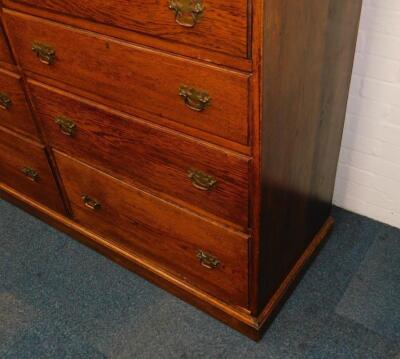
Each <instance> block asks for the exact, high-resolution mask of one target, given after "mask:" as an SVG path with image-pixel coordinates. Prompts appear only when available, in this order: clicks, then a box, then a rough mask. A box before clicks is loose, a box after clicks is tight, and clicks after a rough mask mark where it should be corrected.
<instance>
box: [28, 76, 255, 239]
mask: <svg viewBox="0 0 400 359" xmlns="http://www.w3.org/2000/svg"><path fill="white" fill-rule="evenodd" d="M29 87H30V90H31V91H30V92H31V94H32V97H33V100H34V103H35V108H36V113H37V114H38V117H39V119H40V120H41V124H42V127H43V129H44V132H45V134H46V137H47V141H48V143H49V145H50V146H52V147H54V148H58V149H60V150H62V151H63V152H66V153H68V154H69V155H71V156H73V157H76V158H80V159H82V160H84V161H86V162H88V163H89V164H92V165H93V166H95V167H97V168H99V169H101V170H103V171H112V173H113V174H114V176H117V177H119V178H120V179H122V180H124V181H126V182H128V183H131V184H133V185H139V186H141V187H145V188H150V189H151V190H152V191H153V192H155V193H156V194H158V195H160V196H164V197H166V198H167V199H169V200H171V201H173V202H177V203H178V204H182V205H185V206H187V207H189V208H191V209H194V210H199V209H200V210H202V211H203V214H204V213H205V214H207V215H210V214H213V215H215V216H218V217H220V218H222V219H225V220H227V221H230V222H231V223H230V225H235V226H237V227H239V228H240V229H242V230H246V231H247V228H248V201H249V189H248V182H249V158H248V157H245V156H239V155H237V154H235V153H232V152H229V151H226V150H223V149H221V148H217V147H215V146H210V145H208V144H206V143H204V142H200V141H197V140H194V139H191V138H189V137H187V136H183V135H181V134H179V133H177V132H173V131H168V130H165V129H163V128H161V127H159V126H154V125H152V124H150V123H145V122H143V121H141V120H139V119H135V118H131V117H127V116H124V115H122V114H121V113H116V112H110V111H108V110H105V109H104V108H103V107H102V106H100V105H98V104H96V103H93V102H91V101H87V100H83V99H81V98H78V97H77V96H73V95H71V94H68V93H66V92H64V91H61V90H57V89H55V88H51V87H48V86H45V85H43V84H40V83H38V82H35V81H30V82H29ZM59 116H64V117H67V118H69V119H72V120H73V121H74V123H75V126H76V127H75V130H74V133H73V135H72V136H68V135H65V134H64V133H63V132H62V131H61V130H60V128H59V125H57V123H56V122H55V119H56V118H57V117H59ZM190 169H197V170H201V171H203V172H205V173H209V174H211V175H212V176H214V177H215V178H216V180H217V181H218V183H217V186H216V187H215V189H213V190H211V191H202V190H199V189H197V188H195V187H194V186H193V185H192V182H191V180H190V178H189V176H188V171H189V170H190ZM208 212H210V213H208Z"/></svg>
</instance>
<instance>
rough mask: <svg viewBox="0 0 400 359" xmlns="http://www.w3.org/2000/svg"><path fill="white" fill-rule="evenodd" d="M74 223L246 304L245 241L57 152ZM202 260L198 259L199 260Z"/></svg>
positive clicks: (220, 295)
mask: <svg viewBox="0 0 400 359" xmlns="http://www.w3.org/2000/svg"><path fill="white" fill-rule="evenodd" d="M55 157H56V161H57V165H58V169H59V171H60V174H61V177H62V180H63V184H64V186H65V190H66V193H67V196H68V197H69V200H70V202H71V207H72V211H73V216H74V219H75V220H76V221H77V222H78V223H79V224H81V225H83V226H85V227H87V228H88V229H89V230H91V231H93V232H97V233H98V234H99V235H101V236H102V237H104V238H105V239H106V240H109V241H110V242H113V243H114V244H116V245H118V246H119V247H121V248H123V249H125V250H127V251H130V252H132V253H134V254H139V255H142V256H144V257H146V258H148V259H150V260H151V261H153V262H155V263H157V265H159V266H162V267H164V268H166V269H167V270H168V271H170V272H173V273H174V274H176V275H178V276H179V277H181V278H182V279H185V280H188V281H189V282H190V283H193V284H194V285H196V286H197V287H199V288H201V289H202V290H204V291H207V292H208V293H210V294H212V295H214V296H216V297H218V298H220V299H222V300H223V301H226V302H228V303H230V304H234V305H240V306H247V304H248V299H247V296H248V289H247V286H248V269H247V268H248V238H247V237H246V236H243V235H241V234H238V233H237V232H231V231H228V230H226V229H224V228H223V227H220V226H217V225H214V224H212V223H211V222H208V221H207V220H205V219H203V218H201V217H199V216H196V215H192V214H190V212H187V211H183V210H181V209H180V208H179V207H176V206H174V205H172V204H169V203H168V202H165V201H163V200H160V199H158V198H157V197H154V196H152V195H149V194H147V193H145V192H143V191H141V190H138V189H136V188H134V187H131V186H128V185H126V184H124V183H123V182H121V181H119V180H116V179H114V178H112V177H110V176H108V175H106V174H104V173H102V172H100V171H98V170H95V169H93V168H91V167H88V166H86V165H84V164H83V163H81V162H78V161H77V160H74V159H72V158H70V157H67V156H65V155H63V154H61V153H59V152H55ZM200 258H201V259H200Z"/></svg>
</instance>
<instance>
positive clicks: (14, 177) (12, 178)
mask: <svg viewBox="0 0 400 359" xmlns="http://www.w3.org/2000/svg"><path fill="white" fill-rule="evenodd" d="M0 182H3V183H4V184H6V185H7V186H9V187H12V188H14V189H15V190H17V191H18V192H21V193H23V194H25V195H27V196H28V197H30V198H32V199H33V200H35V201H36V202H39V203H42V204H44V205H45V206H47V207H49V208H51V209H53V210H56V211H58V212H62V213H63V212H64V205H63V203H62V200H61V197H60V194H59V191H58V188H57V185H56V182H55V179H54V177H53V174H52V171H51V168H50V165H49V162H48V160H47V156H46V153H45V151H44V147H43V146H41V145H39V144H37V143H36V142H33V141H30V140H25V139H22V138H21V137H19V136H16V135H14V134H12V133H11V132H9V131H7V130H4V129H0Z"/></svg>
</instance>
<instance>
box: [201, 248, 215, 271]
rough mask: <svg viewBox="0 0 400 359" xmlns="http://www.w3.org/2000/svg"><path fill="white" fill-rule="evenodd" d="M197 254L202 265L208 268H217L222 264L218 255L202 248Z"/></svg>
mask: <svg viewBox="0 0 400 359" xmlns="http://www.w3.org/2000/svg"><path fill="white" fill-rule="evenodd" d="M196 256H197V258H198V259H199V260H200V263H201V265H202V266H203V267H206V268H207V269H215V268H217V267H218V266H219V264H220V262H219V260H218V259H217V258H216V257H214V256H212V255H211V254H209V253H207V252H204V251H202V250H198V251H197V255H196Z"/></svg>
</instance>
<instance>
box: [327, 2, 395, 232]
mask: <svg viewBox="0 0 400 359" xmlns="http://www.w3.org/2000/svg"><path fill="white" fill-rule="evenodd" d="M349 1H351V0H349ZM334 203H335V204H336V205H337V206H339V207H343V208H346V209H348V210H350V211H353V212H357V213H360V214H363V215H366V216H368V217H371V218H374V219H377V220H378V221H381V222H385V223H389V224H391V225H393V226H396V227H399V228H400V0H364V6H363V12H362V17H361V25H360V32H359V39H358V44H357V53H356V59H355V65H354V71H353V78H352V85H351V90H350V98H349V103H348V107H347V118H346V125H345V131H344V135H343V142H342V149H341V155H340V160H339V167H338V173H337V181H336V189H335V195H334Z"/></svg>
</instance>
